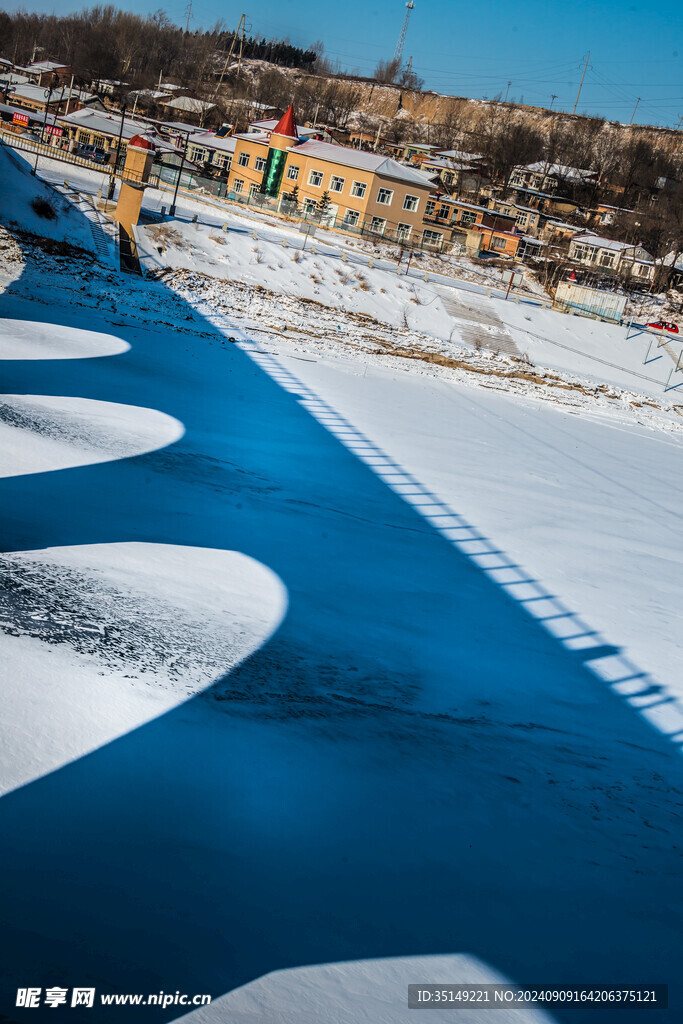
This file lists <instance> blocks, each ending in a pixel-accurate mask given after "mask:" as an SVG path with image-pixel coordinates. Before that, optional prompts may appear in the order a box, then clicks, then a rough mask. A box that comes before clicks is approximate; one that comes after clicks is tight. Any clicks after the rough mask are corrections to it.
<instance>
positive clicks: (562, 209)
mask: <svg viewBox="0 0 683 1024" xmlns="http://www.w3.org/2000/svg"><path fill="white" fill-rule="evenodd" d="M510 191H511V192H512V195H513V197H514V199H515V202H516V203H518V204H519V205H520V206H533V207H536V209H538V210H541V211H542V212H543V213H547V214H548V215H553V214H554V215H556V216H557V215H559V216H561V217H566V216H568V215H569V214H572V213H576V212H577V210H579V209H580V204H579V203H577V202H575V201H574V200H573V199H567V198H566V196H558V195H555V194H554V193H551V192H539V191H538V189H535V188H524V187H522V186H521V185H513V186H511V188H510Z"/></svg>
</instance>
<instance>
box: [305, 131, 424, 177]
mask: <svg viewBox="0 0 683 1024" xmlns="http://www.w3.org/2000/svg"><path fill="white" fill-rule="evenodd" d="M290 153H291V154H292V155H293V156H296V155H297V154H299V153H302V154H303V155H305V156H309V157H319V159H321V160H327V161H329V162H330V163H333V164H341V165H342V166H343V167H357V168H358V170H362V171H370V172H372V173H374V174H381V175H383V176H384V177H385V178H393V179H394V180H396V181H404V182H407V183H408V184H410V185H418V186H422V187H423V188H431V187H432V181H431V176H430V175H427V174H422V173H421V172H420V171H418V170H416V169H415V168H412V167H404V166H403V164H399V163H397V161H396V160H392V159H391V158H390V157H386V156H380V155H379V154H377V153H366V152H365V151H364V150H362V149H351V148H350V147H349V146H337V145H335V143H333V142H314V141H309V142H304V143H303V145H301V146H295V147H294V149H291V150H290Z"/></svg>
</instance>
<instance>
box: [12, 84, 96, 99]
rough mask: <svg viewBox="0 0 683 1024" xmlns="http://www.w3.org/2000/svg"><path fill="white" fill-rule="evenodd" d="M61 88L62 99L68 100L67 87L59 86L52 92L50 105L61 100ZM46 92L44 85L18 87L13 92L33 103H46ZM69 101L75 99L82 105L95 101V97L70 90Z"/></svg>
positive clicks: (80, 90) (78, 90)
mask: <svg viewBox="0 0 683 1024" xmlns="http://www.w3.org/2000/svg"><path fill="white" fill-rule="evenodd" d="M62 88H63V89H64V97H63V98H64V99H67V98H68V96H69V89H68V87H67V86H61V85H60V86H59V87H58V88H56V89H53V90H52V97H51V99H50V103H54V102H55V101H56V100H57V99H61V98H62ZM46 91H47V87H46V86H44V85H18V86H17V87H16V89H15V90H14V95H15V96H21V97H22V98H23V99H25V100H32V101H33V102H34V103H36V102H40V103H45V102H46V101H47V96H46V95H45V93H46ZM71 99H72V100H74V99H77V100H80V101H81V102H82V103H85V102H87V100H93V99H95V96H94V95H93V93H91V92H84V91H83V90H82V89H72V90H71Z"/></svg>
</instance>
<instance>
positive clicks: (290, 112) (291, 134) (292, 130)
mask: <svg viewBox="0 0 683 1024" xmlns="http://www.w3.org/2000/svg"><path fill="white" fill-rule="evenodd" d="M273 135H284V136H286V138H288V139H298V138H299V136H298V135H297V133H296V122H295V120H294V104H293V103H290V105H289V106H288V107H287V109H286V110H285V112H284V114H283V115H282V117H281V118H280V120H279V121H278V123H277V124H276V125H275V127H274V128H273Z"/></svg>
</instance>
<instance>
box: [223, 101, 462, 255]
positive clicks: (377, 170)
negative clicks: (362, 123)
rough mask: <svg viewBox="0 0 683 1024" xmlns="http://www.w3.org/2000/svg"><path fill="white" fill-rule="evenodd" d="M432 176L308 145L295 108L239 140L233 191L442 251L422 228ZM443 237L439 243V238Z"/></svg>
mask: <svg viewBox="0 0 683 1024" xmlns="http://www.w3.org/2000/svg"><path fill="white" fill-rule="evenodd" d="M433 188H434V186H433V184H432V182H431V180H430V178H429V177H428V176H427V175H426V174H424V173H422V172H420V171H418V170H416V169H414V168H411V167H405V166H403V165H402V164H400V163H398V162H397V161H395V160H392V159H391V158H389V157H386V156H381V155H378V154H376V153H367V152H364V151H362V150H356V149H350V148H349V147H347V146H339V145H336V144H334V143H330V142H319V141H315V140H312V139H311V140H307V141H301V140H300V139H299V138H298V137H297V135H296V125H295V123H294V114H293V110H292V108H291V107H290V108H289V110H288V111H287V112H286V114H285V115H284V117H283V118H282V119H281V120H280V122H279V123H278V124H277V125H276V127H275V128H274V129H273V131H272V133H267V132H265V133H259V134H256V133H252V134H248V135H237V136H235V153H234V156H233V159H232V166H231V168H230V176H229V179H228V190H229V193H232V194H233V195H234V196H235V198H238V199H241V198H242V197H246V196H247V195H252V196H254V195H256V194H259V195H262V196H265V197H268V196H269V197H271V199H273V200H279V201H282V200H283V198H284V197H290V198H291V197H292V194H293V193H295V192H296V196H295V201H296V202H297V204H298V205H299V206H301V207H302V208H303V209H304V210H305V211H308V212H311V211H312V210H313V209H316V210H317V211H318V212H319V214H320V219H321V222H322V223H323V224H326V225H329V226H332V225H334V226H336V227H339V228H342V229H344V230H347V231H353V232H357V233H361V232H362V233H363V234H371V235H375V236H377V237H386V238H391V239H396V240H398V241H404V242H408V241H411V242H415V243H417V244H427V245H429V244H434V245H439V246H440V244H441V241H442V240H443V235H442V234H440V233H439V232H437V231H434V229H433V228H431V227H425V226H424V225H423V217H424V215H425V211H426V206H427V201H428V199H429V195H430V193H431V192H432V190H433ZM437 236H438V237H437Z"/></svg>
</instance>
